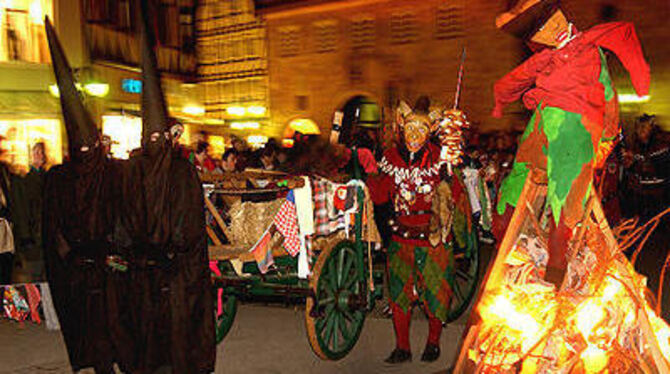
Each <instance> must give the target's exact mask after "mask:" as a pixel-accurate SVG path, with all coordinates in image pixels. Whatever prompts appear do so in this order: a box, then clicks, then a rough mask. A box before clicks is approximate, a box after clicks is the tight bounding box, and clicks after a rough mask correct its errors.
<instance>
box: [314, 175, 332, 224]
mask: <svg viewBox="0 0 670 374" xmlns="http://www.w3.org/2000/svg"><path fill="white" fill-rule="evenodd" d="M312 183H313V184H312V193H313V196H314V234H315V235H316V236H325V235H328V234H330V226H329V224H328V206H327V203H326V199H327V196H328V182H327V181H325V180H317V179H312Z"/></svg>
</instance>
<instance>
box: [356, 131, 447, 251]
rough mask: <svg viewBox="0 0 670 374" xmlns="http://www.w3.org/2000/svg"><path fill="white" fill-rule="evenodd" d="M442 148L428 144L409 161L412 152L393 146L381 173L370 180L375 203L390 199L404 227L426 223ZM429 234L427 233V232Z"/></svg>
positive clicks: (426, 242) (397, 238)
mask: <svg viewBox="0 0 670 374" xmlns="http://www.w3.org/2000/svg"><path fill="white" fill-rule="evenodd" d="M440 166H441V163H440V149H439V148H438V147H437V146H435V145H434V144H432V143H427V145H426V146H424V147H423V148H422V150H421V151H419V152H417V153H416V155H415V159H414V160H413V161H411V162H410V160H409V152H408V151H407V150H406V149H405V148H404V147H403V148H399V147H393V148H390V149H387V150H386V151H385V152H384V157H383V158H382V160H381V161H380V162H379V172H380V173H379V174H378V175H376V176H371V177H369V178H368V180H367V184H368V187H369V188H370V194H371V198H372V200H373V202H374V203H375V204H383V203H386V202H389V201H391V202H392V203H393V209H394V212H395V215H396V218H395V220H397V222H399V223H400V224H402V225H404V226H427V225H428V224H429V223H430V217H431V214H430V209H431V206H432V202H433V195H434V192H435V190H436V189H437V186H438V184H439V182H440ZM426 234H427V232H426ZM393 240H396V241H400V242H407V243H411V244H415V245H421V246H428V245H429V244H428V241H427V240H411V239H409V240H408V239H405V238H402V237H399V236H397V235H394V236H393Z"/></svg>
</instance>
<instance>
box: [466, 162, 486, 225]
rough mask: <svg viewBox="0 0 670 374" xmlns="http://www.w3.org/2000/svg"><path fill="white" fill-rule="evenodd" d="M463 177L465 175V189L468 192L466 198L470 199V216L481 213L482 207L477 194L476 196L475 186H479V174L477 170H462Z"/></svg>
mask: <svg viewBox="0 0 670 374" xmlns="http://www.w3.org/2000/svg"><path fill="white" fill-rule="evenodd" d="M463 175H465V188H466V189H467V190H468V198H469V199H470V207H471V208H472V214H475V213H477V212H481V211H482V206H481V203H480V202H479V194H477V186H478V185H479V172H478V171H477V169H473V168H464V169H463Z"/></svg>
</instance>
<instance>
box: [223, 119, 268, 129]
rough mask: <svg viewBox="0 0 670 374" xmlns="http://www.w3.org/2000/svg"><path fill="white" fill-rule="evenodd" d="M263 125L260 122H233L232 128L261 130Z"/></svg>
mask: <svg viewBox="0 0 670 374" xmlns="http://www.w3.org/2000/svg"><path fill="white" fill-rule="evenodd" d="M260 127H261V124H260V123H258V122H253V121H252V122H232V123H231V124H230V128H231V129H233V130H247V129H253V130H256V129H259V128H260Z"/></svg>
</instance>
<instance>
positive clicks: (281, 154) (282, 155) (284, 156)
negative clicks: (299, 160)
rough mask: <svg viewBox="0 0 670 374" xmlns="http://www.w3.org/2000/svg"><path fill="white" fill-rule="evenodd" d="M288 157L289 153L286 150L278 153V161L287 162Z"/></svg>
mask: <svg viewBox="0 0 670 374" xmlns="http://www.w3.org/2000/svg"><path fill="white" fill-rule="evenodd" d="M287 159H288V154H287V153H286V152H279V153H278V154H277V162H279V163H280V164H284V163H286V160H287Z"/></svg>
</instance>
